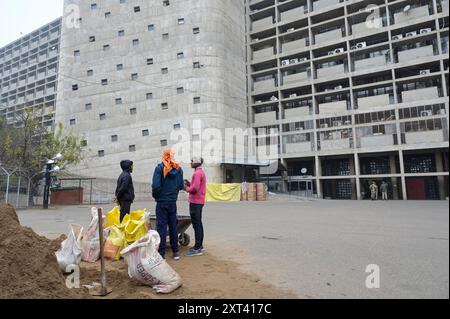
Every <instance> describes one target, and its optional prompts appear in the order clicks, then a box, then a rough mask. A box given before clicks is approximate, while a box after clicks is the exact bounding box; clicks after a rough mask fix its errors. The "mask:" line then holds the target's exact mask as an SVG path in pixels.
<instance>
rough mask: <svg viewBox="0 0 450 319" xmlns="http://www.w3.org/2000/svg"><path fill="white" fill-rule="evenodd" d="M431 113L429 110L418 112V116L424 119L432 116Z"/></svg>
mask: <svg viewBox="0 0 450 319" xmlns="http://www.w3.org/2000/svg"><path fill="white" fill-rule="evenodd" d="M432 115H433V112H432V111H430V110H426V111H421V112H420V116H422V117H424V116H432Z"/></svg>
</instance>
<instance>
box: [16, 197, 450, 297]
mask: <svg viewBox="0 0 450 319" xmlns="http://www.w3.org/2000/svg"><path fill="white" fill-rule="evenodd" d="M154 205H155V204H154V203H150V202H146V203H145V202H138V203H134V205H133V206H132V208H133V209H141V208H147V209H148V210H150V211H153V210H154ZM103 207H104V208H105V209H106V210H108V209H110V208H112V205H104V206H103ZM178 207H179V214H188V204H187V203H186V202H179V204H178ZM19 218H20V220H21V222H22V224H23V225H26V226H30V227H32V228H33V229H34V230H35V231H36V232H38V233H40V234H43V235H46V236H48V237H57V236H59V235H60V234H61V233H65V232H66V230H67V228H68V225H69V224H70V223H79V224H82V225H85V226H87V225H88V224H89V220H90V209H89V206H67V207H53V208H51V209H49V210H48V211H43V210H41V209H29V210H23V211H19ZM203 219H204V224H205V232H206V234H205V248H206V249H207V250H208V251H209V252H210V253H212V254H214V255H216V256H218V257H220V258H221V259H230V260H233V261H237V262H239V263H240V264H241V265H242V266H241V268H242V270H244V271H251V272H254V273H256V274H257V275H259V276H260V277H261V278H262V279H263V280H264V281H266V282H269V283H272V284H274V285H276V286H279V287H282V288H289V289H291V290H293V291H294V292H295V293H297V294H298V296H299V297H300V298H449V208H448V202H447V201H389V202H382V201H377V202H371V201H325V200H320V201H300V200H289V199H272V200H270V201H267V202H238V203H208V204H207V205H206V206H205V208H204V217H203ZM188 233H189V234H191V235H192V234H193V231H192V228H190V229H189V231H188ZM195 258H201V257H195ZM370 264H376V265H378V266H379V270H380V277H379V279H380V280H379V282H380V287H379V288H372V289H369V288H367V287H366V278H367V276H369V275H370V273H366V267H367V266H368V265H370Z"/></svg>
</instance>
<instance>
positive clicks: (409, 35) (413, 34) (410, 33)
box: [405, 31, 417, 38]
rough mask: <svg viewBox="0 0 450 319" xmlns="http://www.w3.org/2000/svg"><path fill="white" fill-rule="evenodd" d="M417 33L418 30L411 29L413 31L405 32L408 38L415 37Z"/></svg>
mask: <svg viewBox="0 0 450 319" xmlns="http://www.w3.org/2000/svg"><path fill="white" fill-rule="evenodd" d="M416 35H417V31H411V32H408V33H406V34H405V36H406V37H407V38H409V37H414V36H416Z"/></svg>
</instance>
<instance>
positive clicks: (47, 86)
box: [0, 19, 61, 127]
mask: <svg viewBox="0 0 450 319" xmlns="http://www.w3.org/2000/svg"><path fill="white" fill-rule="evenodd" d="M60 34H61V19H57V20H55V21H53V22H51V23H49V24H47V25H45V26H43V27H42V28H39V29H38V30H36V31H34V32H32V33H30V34H28V35H26V36H23V37H22V38H20V39H18V40H16V41H14V42H13V43H10V44H8V45H6V46H4V47H3V48H0V116H5V117H6V119H7V120H8V121H9V122H10V123H12V122H17V120H18V118H17V116H18V115H19V114H20V113H21V112H23V110H24V109H25V108H34V109H35V110H42V116H41V119H42V123H43V124H44V125H45V126H47V127H51V126H52V125H53V124H54V113H55V106H56V93H57V87H58V85H57V84H58V82H57V78H58V63H59V45H60Z"/></svg>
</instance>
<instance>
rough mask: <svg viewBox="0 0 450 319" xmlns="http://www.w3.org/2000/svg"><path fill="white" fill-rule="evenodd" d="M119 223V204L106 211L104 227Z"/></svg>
mask: <svg viewBox="0 0 450 319" xmlns="http://www.w3.org/2000/svg"><path fill="white" fill-rule="evenodd" d="M114 225H116V226H118V225H120V208H119V206H116V207H114V208H113V209H112V210H110V211H109V212H107V213H106V224H105V228H108V227H111V226H114Z"/></svg>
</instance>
